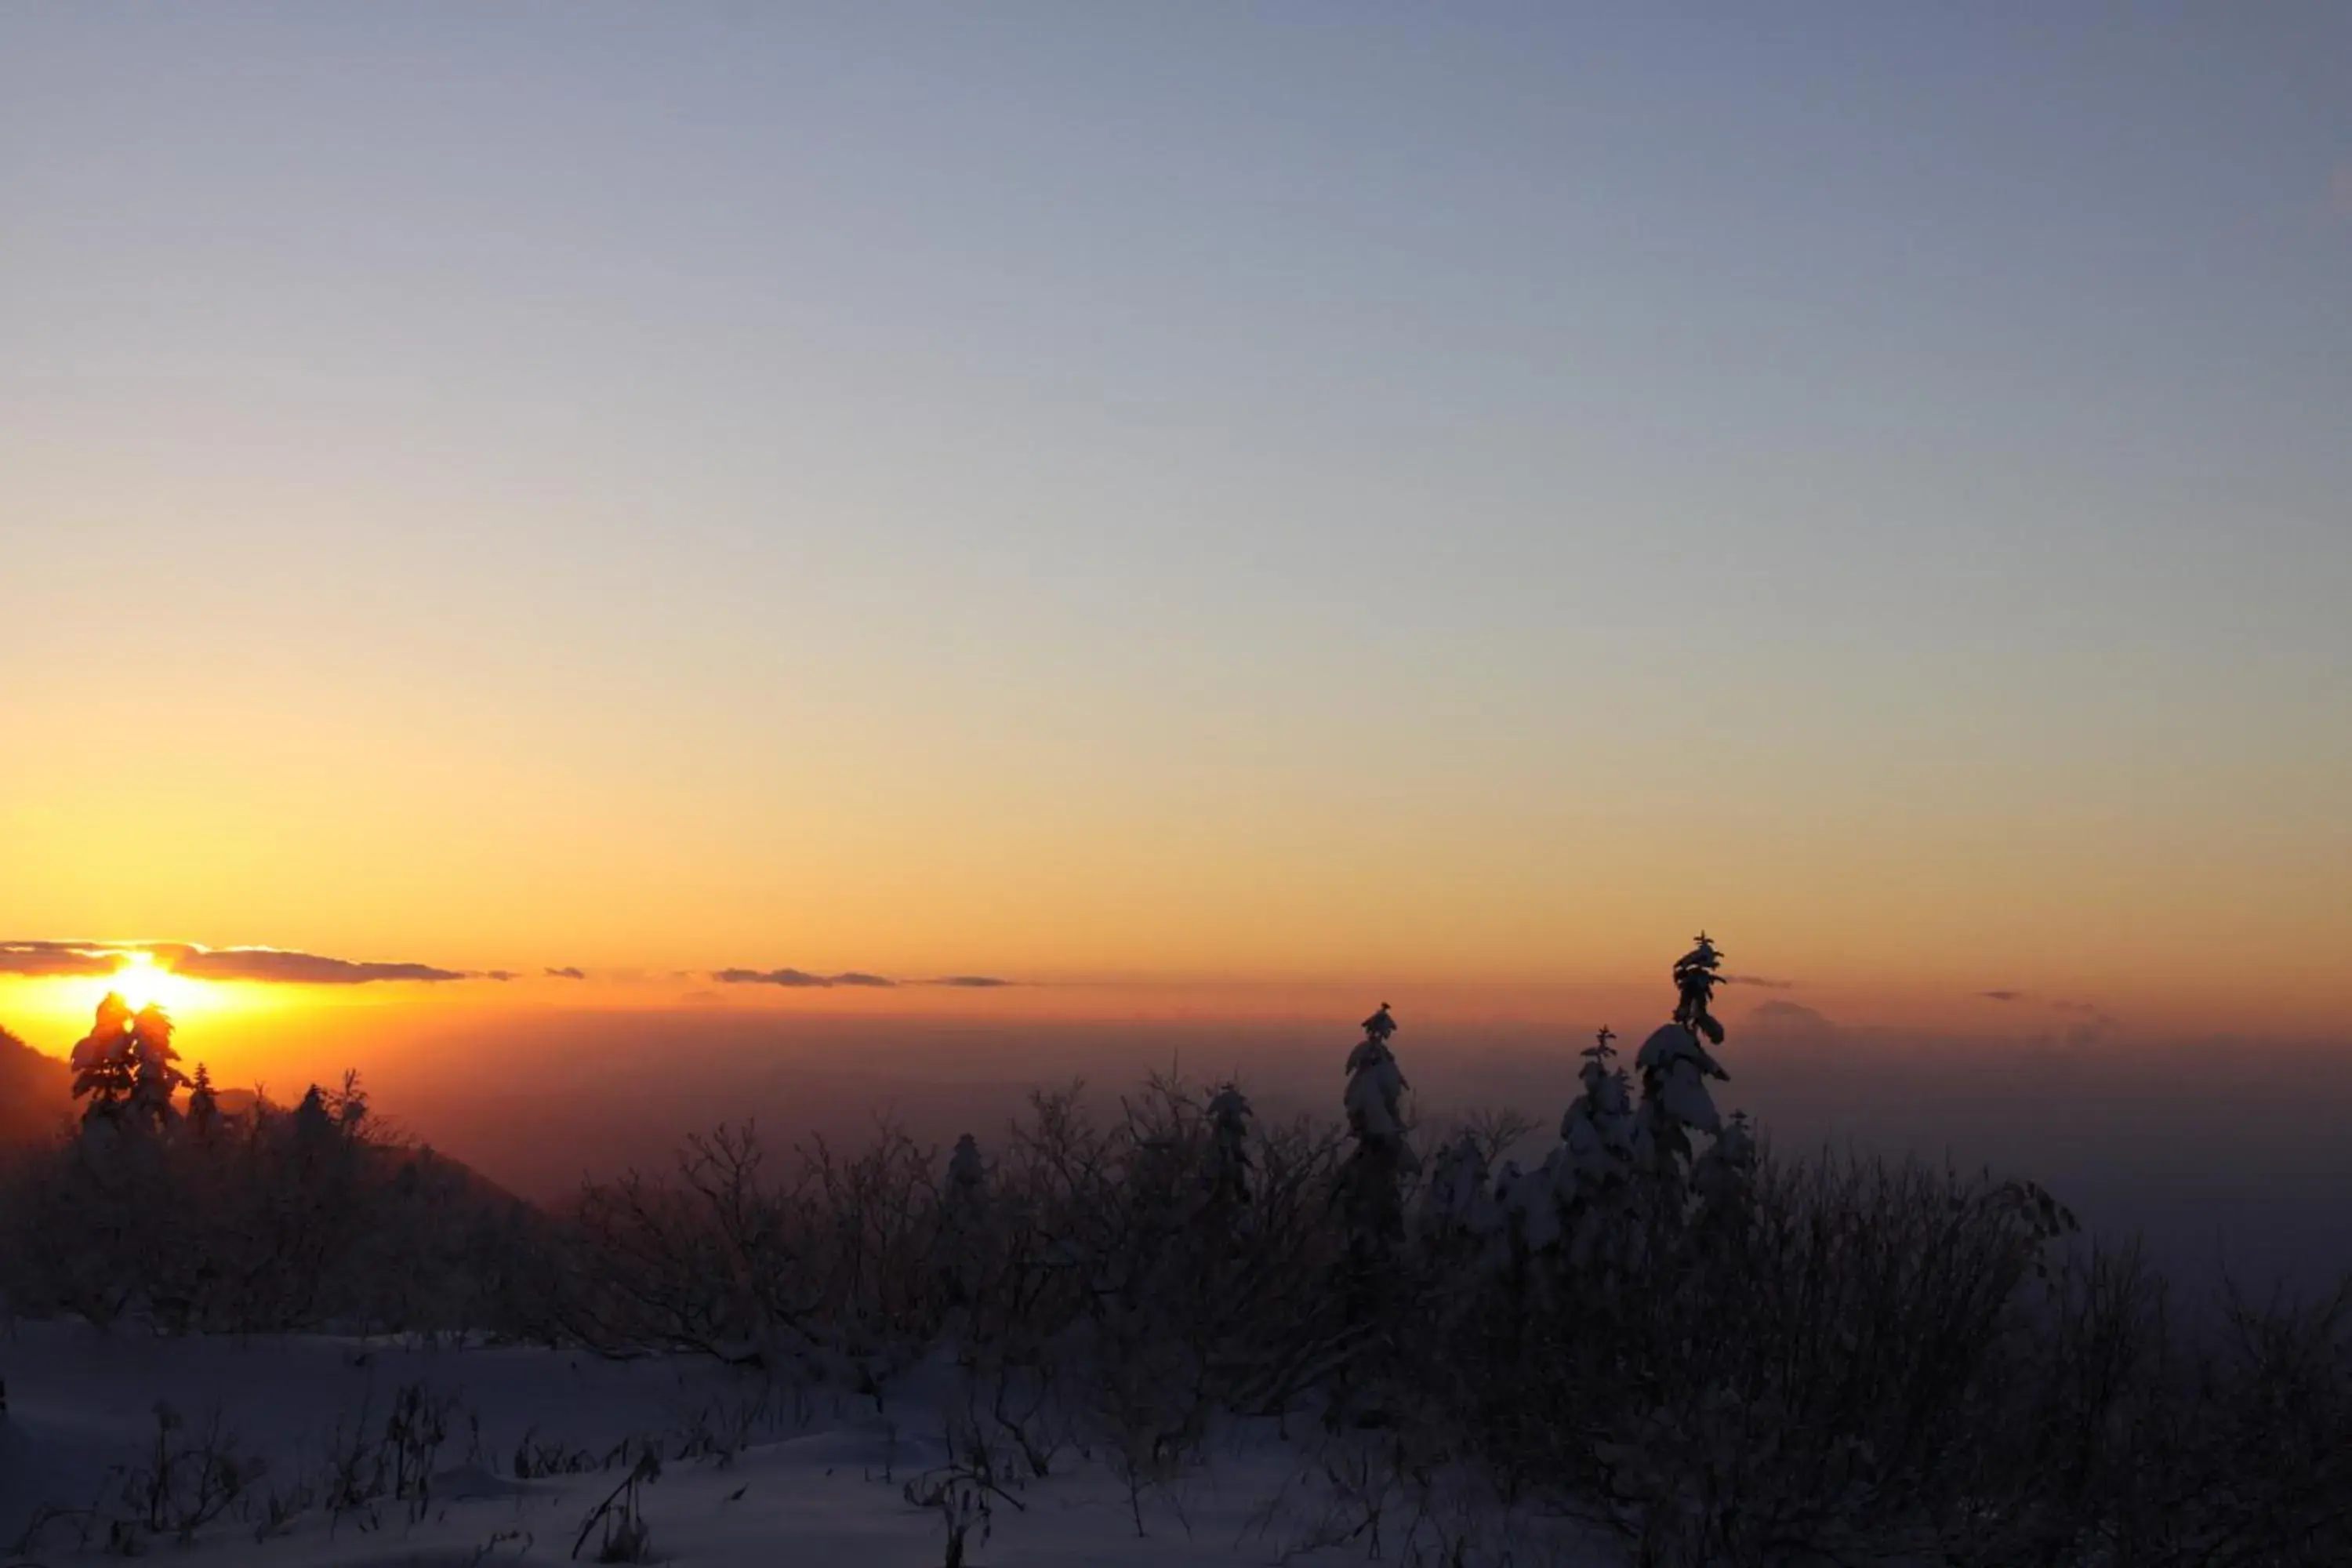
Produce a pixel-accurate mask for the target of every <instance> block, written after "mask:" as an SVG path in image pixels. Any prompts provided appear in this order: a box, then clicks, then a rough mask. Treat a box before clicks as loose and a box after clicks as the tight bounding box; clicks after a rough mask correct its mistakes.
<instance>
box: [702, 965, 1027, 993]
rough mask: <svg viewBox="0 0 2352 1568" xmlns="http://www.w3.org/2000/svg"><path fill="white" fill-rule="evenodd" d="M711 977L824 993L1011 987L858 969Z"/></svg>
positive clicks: (983, 979) (727, 972)
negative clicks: (853, 988) (907, 977)
mask: <svg viewBox="0 0 2352 1568" xmlns="http://www.w3.org/2000/svg"><path fill="white" fill-rule="evenodd" d="M710 978H711V979H713V980H716V981H718V982H719V984H722V985H781V986H783V987H784V988H785V989H787V990H793V991H802V990H825V989H828V988H830V987H832V986H835V985H851V986H860V985H862V986H866V987H870V988H873V989H876V990H890V989H893V988H895V987H898V986H900V985H959V986H963V987H965V988H967V989H970V990H992V989H993V988H995V987H997V986H1000V985H1010V984H1013V982H1012V981H1010V980H1000V979H998V978H997V977H996V976H994V975H992V974H950V975H945V976H942V977H940V979H937V980H893V979H891V978H890V977H889V976H888V975H886V974H868V973H863V972H862V971H859V970H855V969H852V970H845V971H844V972H843V973H839V974H815V973H811V972H810V971H808V970H805V969H714V970H712V971H711V972H710Z"/></svg>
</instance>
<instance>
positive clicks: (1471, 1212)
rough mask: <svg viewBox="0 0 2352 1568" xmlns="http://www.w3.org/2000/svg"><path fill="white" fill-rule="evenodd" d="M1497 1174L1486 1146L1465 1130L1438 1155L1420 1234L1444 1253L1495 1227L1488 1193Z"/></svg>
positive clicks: (1422, 1212)
mask: <svg viewBox="0 0 2352 1568" xmlns="http://www.w3.org/2000/svg"><path fill="white" fill-rule="evenodd" d="M1494 1179H1495V1178H1494V1173H1493V1170H1492V1167H1491V1166H1490V1165H1489V1163H1488V1161H1487V1159H1486V1146H1485V1145H1484V1144H1482V1143H1480V1142H1478V1136H1477V1134H1476V1133H1475V1132H1470V1131H1465V1132H1463V1133H1462V1134H1461V1136H1459V1137H1457V1138H1455V1139H1454V1142H1451V1143H1448V1144H1447V1145H1446V1146H1445V1147H1444V1148H1443V1149H1440V1150H1439V1151H1438V1152H1437V1165H1436V1168H1435V1169H1434V1170H1433V1171H1432V1172H1431V1173H1430V1176H1429V1191H1428V1192H1427V1193H1426V1194H1423V1198H1422V1205H1421V1234H1422V1236H1423V1239H1425V1240H1426V1241H1427V1242H1428V1243H1429V1244H1430V1245H1431V1246H1432V1247H1435V1248H1436V1249H1438V1250H1439V1251H1441V1252H1444V1251H1447V1250H1450V1249H1453V1248H1455V1247H1459V1246H1461V1245H1462V1244H1463V1243H1465V1241H1466V1240H1468V1239H1469V1238H1471V1237H1483V1236H1485V1235H1486V1233H1487V1232H1489V1231H1491V1230H1492V1229H1493V1228H1494V1226H1495V1221H1496V1205H1495V1200H1494V1198H1493V1195H1492V1194H1490V1192H1489V1191H1488V1189H1489V1187H1490V1186H1491V1185H1492V1184H1493V1183H1494Z"/></svg>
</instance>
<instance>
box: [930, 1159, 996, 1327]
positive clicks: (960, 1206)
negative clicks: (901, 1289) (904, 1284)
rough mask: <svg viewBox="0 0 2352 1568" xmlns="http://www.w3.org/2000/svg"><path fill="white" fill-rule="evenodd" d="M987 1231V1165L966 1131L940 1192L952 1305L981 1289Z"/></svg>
mask: <svg viewBox="0 0 2352 1568" xmlns="http://www.w3.org/2000/svg"><path fill="white" fill-rule="evenodd" d="M987 1231H988V1166H987V1163H986V1162H984V1161H983V1160H982V1158H981V1156H980V1143H979V1141H978V1140H977V1139H975V1138H973V1137H972V1135H971V1133H969V1132H967V1133H965V1134H964V1135H963V1136H962V1137H961V1138H958V1139H957V1140H956V1145H955V1152H953V1153H952V1154H950V1155H949V1156H948V1174H947V1183H946V1185H945V1186H944V1187H943V1188H942V1189H941V1191H940V1231H939V1249H940V1250H939V1268H940V1279H941V1282H942V1283H943V1284H944V1285H945V1286H946V1288H947V1292H948V1300H949V1301H950V1304H952V1305H955V1306H962V1305H963V1304H965V1303H966V1302H968V1301H970V1300H971V1298H972V1294H973V1292H974V1291H976V1290H977V1289H979V1288H980V1271H981V1260H982V1257H983V1256H984V1253H985V1247H986V1241H987Z"/></svg>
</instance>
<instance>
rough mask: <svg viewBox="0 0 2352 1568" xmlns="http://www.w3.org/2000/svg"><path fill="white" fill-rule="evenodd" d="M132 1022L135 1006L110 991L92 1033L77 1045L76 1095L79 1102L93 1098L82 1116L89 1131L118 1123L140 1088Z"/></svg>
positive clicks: (91, 1026)
mask: <svg viewBox="0 0 2352 1568" xmlns="http://www.w3.org/2000/svg"><path fill="white" fill-rule="evenodd" d="M131 1018H132V1014H131V1004H130V1003H128V1002H125V1001H124V1000H123V999H122V997H121V995H120V994H118V993H115V992H112V991H110V992H108V993H107V994H106V995H105V996H104V997H103V998H102V999H101V1000H100V1002H99V1005H98V1016H97V1019H96V1021H94V1022H93V1023H92V1024H91V1025H90V1028H89V1034H87V1035H85V1036H83V1037H81V1038H80V1039H79V1041H77V1042H75V1045H74V1048H73V1058H72V1067H73V1095H74V1098H75V1099H76V1100H80V1099H82V1098H83V1097H84V1096H88V1097H89V1108H88V1109H87V1110H84V1111H83V1112H82V1125H83V1126H85V1127H87V1126H89V1125H90V1124H91V1123H93V1122H98V1121H108V1122H110V1121H115V1120H116V1119H117V1118H118V1117H120V1116H121V1112H122V1109H123V1107H124V1106H126V1105H127V1104H129V1103H130V1100H131V1091H132V1090H133V1089H135V1088H136V1087H137V1086H138V1082H139V1062H138V1058H137V1057H136V1056H135V1055H134V1054H133V1044H132V1040H131Z"/></svg>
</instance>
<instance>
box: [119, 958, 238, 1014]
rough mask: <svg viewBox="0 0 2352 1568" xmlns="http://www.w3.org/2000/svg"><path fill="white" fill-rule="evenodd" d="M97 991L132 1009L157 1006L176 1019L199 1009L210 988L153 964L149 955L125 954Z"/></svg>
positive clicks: (211, 988) (153, 959) (207, 996)
mask: <svg viewBox="0 0 2352 1568" xmlns="http://www.w3.org/2000/svg"><path fill="white" fill-rule="evenodd" d="M101 989H102V990H104V991H111V992H114V993H115V994H118V995H120V996H121V998H122V999H123V1000H124V1001H125V1002H128V1003H130V1004H131V1006H132V1007H133V1008H134V1009H136V1008H140V1007H144V1006H146V1005H148V1004H149V1003H151V1002H160V1003H162V1004H163V1010H164V1011H165V1012H167V1013H169V1014H171V1015H172V1016H173V1017H174V1018H177V1017H179V1016H182V1015H183V1014H184V1013H186V1012H189V1011H191V1010H192V1009H194V1008H196V1007H200V1006H202V1005H204V1003H205V1001H206V1000H208V998H209V994H210V993H211V992H212V990H213V989H214V988H213V987H212V986H210V985H208V984H205V982H203V981H201V980H191V979H189V978H187V977H186V976H185V975H181V974H174V973H172V972H171V971H170V970H168V969H166V968H164V967H163V965H162V964H160V963H156V962H155V955H154V954H152V953H150V952H126V953H124V954H123V955H122V967H121V968H120V969H118V970H116V971H115V972H114V973H111V974H110V975H108V976H107V977H106V978H105V980H104V981H103V982H101Z"/></svg>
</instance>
